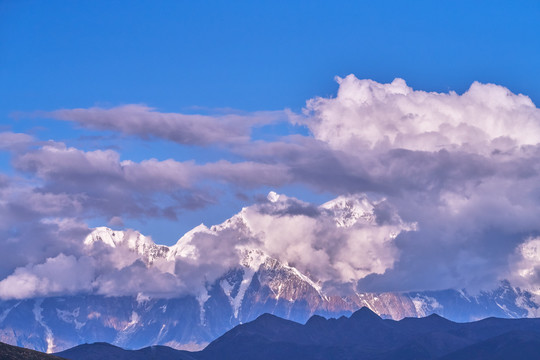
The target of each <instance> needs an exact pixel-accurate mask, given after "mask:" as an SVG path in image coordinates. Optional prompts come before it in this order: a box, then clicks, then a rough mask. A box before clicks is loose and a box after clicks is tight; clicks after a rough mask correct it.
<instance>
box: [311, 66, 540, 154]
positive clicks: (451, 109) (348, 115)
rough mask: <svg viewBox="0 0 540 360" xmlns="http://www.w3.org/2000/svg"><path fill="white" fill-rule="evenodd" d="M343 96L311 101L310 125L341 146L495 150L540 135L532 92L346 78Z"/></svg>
mask: <svg viewBox="0 0 540 360" xmlns="http://www.w3.org/2000/svg"><path fill="white" fill-rule="evenodd" d="M338 82H339V84H340V86H339V91H338V95H337V97H335V98H315V99H312V100H310V101H308V103H307V108H306V112H307V114H308V119H307V120H305V124H306V125H307V126H308V127H309V129H310V130H311V131H312V133H313V134H314V136H315V137H316V138H317V139H319V140H322V141H324V142H326V143H328V144H330V145H331V146H332V147H333V148H335V149H340V150H345V151H349V152H350V151H352V152H355V151H359V150H360V149H383V150H387V149H408V150H423V151H439V150H441V149H447V150H462V151H467V152H473V153H481V154H489V153H490V152H491V151H494V150H499V151H502V152H505V151H508V150H510V149H512V148H513V147H515V146H522V145H536V144H538V143H539V142H540V111H539V110H538V109H537V108H536V107H535V106H534V104H533V103H532V101H531V100H530V99H529V98H528V97H526V96H524V95H515V94H512V93H511V92H510V91H509V90H508V89H506V88H504V87H502V86H498V85H494V84H481V83H477V82H475V83H473V84H472V85H471V87H470V88H469V90H468V91H467V92H465V93H464V94H462V95H458V94H456V93H455V92H450V93H447V94H445V93H434V92H431V93H430V92H425V91H417V90H413V89H412V88H410V87H408V86H407V84H406V83H405V81H404V80H402V79H395V80H394V81H393V82H392V83H390V84H380V83H377V82H375V81H372V80H360V79H357V78H356V77H355V76H354V75H349V76H347V77H345V78H343V79H341V78H338Z"/></svg>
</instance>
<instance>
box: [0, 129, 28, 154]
mask: <svg viewBox="0 0 540 360" xmlns="http://www.w3.org/2000/svg"><path fill="white" fill-rule="evenodd" d="M34 142H35V139H34V137H32V136H31V135H28V134H23V133H13V132H0V150H10V151H18V150H21V149H24V148H26V147H28V145H30V144H32V143H34Z"/></svg>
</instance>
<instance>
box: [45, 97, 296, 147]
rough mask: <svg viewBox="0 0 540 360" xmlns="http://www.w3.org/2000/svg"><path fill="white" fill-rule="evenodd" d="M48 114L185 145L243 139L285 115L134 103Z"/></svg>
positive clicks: (284, 113)
mask: <svg viewBox="0 0 540 360" xmlns="http://www.w3.org/2000/svg"><path fill="white" fill-rule="evenodd" d="M47 115H49V116H51V117H53V118H55V119H60V120H69V121H75V122H77V123H79V124H81V125H82V126H84V127H87V128H91V129H99V130H113V131H119V132H122V133H125V134H130V135H136V136H139V137H142V138H150V137H158V138H163V139H167V140H171V141H174V142H177V143H181V144H187V145H208V144H214V143H218V144H219V143H223V144H225V143H238V142H245V141H247V140H249V138H250V135H251V128H252V127H253V126H260V125H265V124H270V123H274V122H278V121H284V120H287V117H288V116H287V113H286V112H283V111H273V112H272V111H266V112H255V113H249V114H226V115H219V116H208V115H199V114H195V115H190V114H179V113H161V112H158V111H155V109H153V108H150V107H147V106H144V105H135V104H131V105H123V106H118V107H115V108H111V109H103V108H98V107H94V108H89V109H63V110H57V111H53V112H50V113H47Z"/></svg>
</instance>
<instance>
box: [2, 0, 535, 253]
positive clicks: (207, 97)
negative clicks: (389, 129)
mask: <svg viewBox="0 0 540 360" xmlns="http://www.w3.org/2000/svg"><path fill="white" fill-rule="evenodd" d="M539 18H540V3H539V2H538V1H519V2H510V1H412V2H401V1H399V2H398V1H234V2H230V1H160V2H150V1H86V2H85V1H74V2H66V1H26V0H25V1H9V0H7V1H2V2H1V3H0V20H1V21H0V54H1V56H0V84H1V85H0V130H2V131H9V132H15V133H26V134H31V135H32V136H34V137H35V138H36V139H38V140H42V141H46V140H54V141H56V142H63V143H65V144H66V145H67V146H69V147H75V148H77V149H81V150H84V151H93V150H97V149H102V150H103V149H113V150H114V151H116V152H118V154H119V156H120V158H121V160H132V161H136V162H140V161H143V160H145V159H150V158H156V159H158V160H166V159H169V158H172V159H175V160H178V161H188V160H194V161H196V162H197V163H198V164H204V163H208V162H215V161H218V160H220V159H225V160H228V161H231V162H236V161H241V160H242V159H243V156H242V155H238V152H235V151H230V149H224V148H223V147H221V146H219V145H215V144H210V145H207V146H206V145H205V146H200V145H189V144H182V143H175V142H171V141H168V140H166V139H161V138H159V137H157V138H153V139H151V140H150V141H148V140H144V139H143V140H141V139H140V137H137V136H131V135H129V134H122V133H119V132H118V131H114V130H103V129H97V130H96V129H95V128H94V129H88V128H84V127H81V126H80V124H77V123H76V122H70V121H59V120H58V119H54V117H51V116H49V115H44V114H43V113H41V114H38V115H36V114H32V113H35V112H47V111H55V110H59V109H73V108H83V109H87V108H92V107H100V108H105V109H106V108H114V107H117V106H122V105H126V104H145V105H146V106H148V107H151V108H154V109H156V111H159V112H163V113H182V114H210V115H215V114H226V113H231V112H234V113H244V112H247V113H251V112H257V111H281V110H283V109H291V110H292V111H293V112H294V113H301V111H302V108H303V107H305V104H306V101H307V100H309V99H312V98H314V97H317V96H322V97H325V98H329V97H334V96H336V92H337V90H338V84H337V83H336V82H335V80H334V77H335V76H341V77H345V76H347V75H348V74H355V76H356V77H357V78H359V79H372V80H374V81H377V82H379V83H388V82H391V81H392V80H393V79H394V78H396V77H399V78H403V79H405V80H406V82H407V84H408V85H409V86H410V87H412V88H413V89H415V90H425V91H436V92H442V93H447V92H448V91H452V90H453V91H456V92H457V93H459V94H461V93H463V92H464V91H466V90H467V89H468V88H469V86H470V85H471V83H473V82H474V81H479V82H482V83H495V84H498V85H501V86H504V87H506V88H508V89H509V90H510V91H511V92H512V93H514V94H519V93H522V94H525V95H527V96H529V97H530V98H531V99H532V101H533V102H534V103H535V104H538V103H539V102H540V72H539V71H538V64H540V46H538V37H539V35H540V26H539V22H538V19H539ZM308 133H309V131H308V129H307V127H306V126H302V125H293V124H291V123H289V122H287V121H285V120H284V121H282V122H278V123H273V124H270V125H263V126H257V127H255V128H254V129H253V130H252V140H257V139H263V140H272V139H276V138H279V137H280V136H284V135H290V134H301V135H303V136H306V135H308ZM13 156H15V155H13V154H12V153H9V152H7V151H4V152H0V171H2V172H3V173H5V174H7V175H9V176H22V177H23V178H26V179H27V180H28V181H30V180H32V177H33V175H32V174H28V172H24V171H20V169H19V170H16V169H14V167H13V166H12V164H11V162H12V160H13ZM213 186H214V189H215V191H214V192H217V193H220V195H216V196H217V197H216V199H215V200H214V202H213V203H211V204H209V205H207V206H206V207H203V208H199V209H195V210H186V209H184V210H183V211H181V212H180V213H179V214H178V217H177V219H173V220H171V219H164V218H162V217H159V216H158V217H156V218H147V217H144V216H140V217H138V216H129V215H126V216H123V217H122V218H123V220H124V224H125V226H126V227H133V228H137V229H139V230H141V231H143V232H144V233H146V234H150V235H152V236H153V237H154V238H155V239H156V241H157V242H160V243H173V242H174V241H176V239H177V238H178V236H180V235H181V234H182V233H184V232H185V231H187V230H189V229H190V228H192V227H193V226H196V225H198V224H199V223H200V222H204V223H206V224H214V223H218V222H220V221H223V220H224V219H226V218H228V217H229V216H231V215H232V214H234V213H236V212H237V211H238V210H239V209H240V208H241V207H242V206H245V205H247V204H249V203H251V202H253V201H254V199H255V198H256V196H257V194H266V193H267V192H268V191H269V190H270V189H274V188H277V191H279V192H284V193H287V194H289V195H291V196H296V197H298V198H301V199H303V200H305V201H312V202H315V203H321V202H323V201H326V200H328V199H330V198H332V197H334V196H336V195H339V191H336V190H332V189H330V188H328V189H325V188H323V187H318V188H313V187H309V186H306V185H305V183H302V181H294V182H292V183H289V184H281V185H279V186H271V185H254V186H251V187H249V188H246V189H243V188H242V186H241V185H240V186H236V185H235V186H230V185H228V184H226V183H225V184H224V183H222V182H221V183H220V182H219V181H218V183H216V185H213ZM83 192H84V191H83ZM238 193H242V194H240V195H242V196H237V195H238ZM245 195H248V197H247V198H246V197H245ZM159 196H166V195H164V194H161V195H159ZM108 216H109V215H104V214H100V213H99V211H97V212H93V213H92V214H86V215H81V217H82V218H84V220H85V221H87V222H88V223H89V224H90V225H91V226H97V225H101V224H103V225H104V224H106V223H107V221H108Z"/></svg>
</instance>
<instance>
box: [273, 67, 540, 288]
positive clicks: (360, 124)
mask: <svg viewBox="0 0 540 360" xmlns="http://www.w3.org/2000/svg"><path fill="white" fill-rule="evenodd" d="M338 82H339V83H340V88H339V91H338V95H337V97H335V98H316V99H312V100H310V101H308V103H307V107H306V111H305V117H304V118H303V119H301V120H298V121H301V122H302V123H303V124H305V125H306V126H308V128H309V129H310V131H311V132H312V133H313V136H314V138H315V140H316V141H318V142H320V143H322V144H323V145H317V146H316V147H317V149H319V151H322V152H325V153H327V154H328V155H327V156H326V157H327V158H332V157H333V158H341V159H346V160H340V161H339V164H340V166H339V167H337V166H334V167H333V171H332V174H333V175H334V176H335V178H336V179H340V178H344V179H347V178H349V179H350V181H347V182H342V183H341V191H343V192H353V191H372V192H375V193H379V194H381V195H383V196H385V197H387V199H388V201H389V203H391V204H393V205H394V206H395V207H396V209H397V213H398V214H399V215H400V216H401V217H402V218H403V219H404V220H406V221H415V222H417V223H418V231H416V232H410V233H407V234H404V235H403V236H400V237H398V238H397V239H396V247H397V249H398V251H399V252H400V254H401V255H400V257H399V260H398V261H396V262H395V264H394V266H393V267H392V268H389V269H387V271H386V272H385V273H384V274H371V275H369V276H367V277H365V278H363V279H361V281H360V284H359V286H360V287H361V288H363V289H366V290H377V291H379V290H423V289H444V288H450V287H453V288H460V287H468V288H471V289H474V288H482V287H490V286H493V285H494V284H496V282H497V281H498V280H500V279H501V278H503V277H505V276H507V274H508V271H509V270H510V269H509V264H508V258H509V254H512V253H513V252H514V250H515V249H516V247H518V246H520V244H521V243H523V242H524V241H525V240H526V238H527V237H528V236H529V234H531V233H537V232H538V231H539V230H540V225H538V222H537V221H536V220H535V219H538V217H539V216H540V202H539V201H538V199H540V198H539V197H538V194H540V185H539V184H540V176H539V174H540V172H539V170H540V166H539V165H540V156H539V155H540V147H539V145H538V144H539V143H540V111H539V109H537V108H536V107H535V106H534V104H533V103H532V102H531V100H530V99H529V98H528V97H526V96H523V95H515V94H512V93H511V92H510V91H509V90H508V89H506V88H504V87H501V86H497V85H493V84H480V83H474V84H473V85H472V86H471V87H470V89H469V90H468V91H467V92H465V93H464V94H462V95H458V94H456V93H454V92H450V93H448V94H444V93H427V92H423V91H415V90H413V89H411V88H410V87H408V86H406V84H405V82H404V81H403V80H401V79H396V80H395V81H394V82H392V83H391V84H379V83H376V82H374V81H371V80H359V79H357V78H355V77H354V76H352V75H350V76H348V77H346V78H344V79H338ZM314 144H316V142H314ZM273 146H276V145H273ZM304 154H305V153H304ZM301 158H302V159H303V160H302V162H303V163H305V162H306V161H307V160H306V158H308V157H306V156H303V157H301ZM323 158H324V157H323ZM285 159H287V158H286V157H285ZM285 161H287V160H285ZM297 174H298V173H297ZM312 174H313V173H312ZM300 175H302V174H300ZM305 182H307V181H305ZM309 182H310V183H312V184H314V185H315V186H316V187H318V188H325V187H327V188H331V187H332V186H333V185H332V184H333V182H332V179H328V178H326V177H325V176H321V177H316V176H311V179H310V180H309ZM339 182H340V180H337V181H336V182H335V183H339ZM426 269H430V270H429V271H426Z"/></svg>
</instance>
